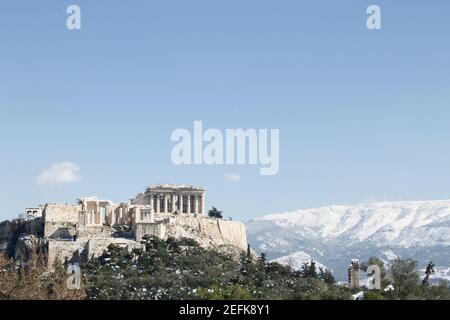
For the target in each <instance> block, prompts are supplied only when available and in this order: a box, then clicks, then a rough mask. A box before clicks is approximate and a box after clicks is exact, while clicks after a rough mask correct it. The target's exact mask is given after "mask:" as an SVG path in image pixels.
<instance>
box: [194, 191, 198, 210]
mask: <svg viewBox="0 0 450 320" xmlns="http://www.w3.org/2000/svg"><path fill="white" fill-rule="evenodd" d="M194 213H198V194H196V195H194Z"/></svg>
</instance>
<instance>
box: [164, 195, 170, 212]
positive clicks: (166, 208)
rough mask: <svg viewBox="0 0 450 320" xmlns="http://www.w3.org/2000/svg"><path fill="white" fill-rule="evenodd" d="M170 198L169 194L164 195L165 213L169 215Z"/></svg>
mask: <svg viewBox="0 0 450 320" xmlns="http://www.w3.org/2000/svg"><path fill="white" fill-rule="evenodd" d="M168 198H169V197H168V196H167V194H164V212H165V213H167V212H169V207H168V206H167V199H168Z"/></svg>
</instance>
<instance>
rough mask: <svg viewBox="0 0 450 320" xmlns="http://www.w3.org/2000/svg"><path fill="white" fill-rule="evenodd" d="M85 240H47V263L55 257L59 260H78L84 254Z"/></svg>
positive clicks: (52, 261) (50, 262)
mask: <svg viewBox="0 0 450 320" xmlns="http://www.w3.org/2000/svg"><path fill="white" fill-rule="evenodd" d="M86 243H87V242H86V241H61V240H49V241H48V264H49V265H51V264H53V263H54V262H55V260H56V259H59V260H60V261H61V262H65V261H69V262H71V261H73V262H78V261H79V259H80V258H82V257H84V256H86V251H85V250H86Z"/></svg>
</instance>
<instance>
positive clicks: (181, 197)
mask: <svg viewBox="0 0 450 320" xmlns="http://www.w3.org/2000/svg"><path fill="white" fill-rule="evenodd" d="M178 205H179V206H180V208H179V211H180V213H183V195H182V194H181V193H180V194H179V195H178Z"/></svg>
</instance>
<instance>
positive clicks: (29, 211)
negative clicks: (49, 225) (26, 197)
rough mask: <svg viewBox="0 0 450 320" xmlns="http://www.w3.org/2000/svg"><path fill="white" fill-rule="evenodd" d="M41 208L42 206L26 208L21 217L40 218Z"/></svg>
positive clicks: (27, 218)
mask: <svg viewBox="0 0 450 320" xmlns="http://www.w3.org/2000/svg"><path fill="white" fill-rule="evenodd" d="M42 209H43V206H39V207H37V208H26V209H25V212H24V214H23V216H22V217H23V219H24V220H34V219H37V218H40V217H42Z"/></svg>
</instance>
